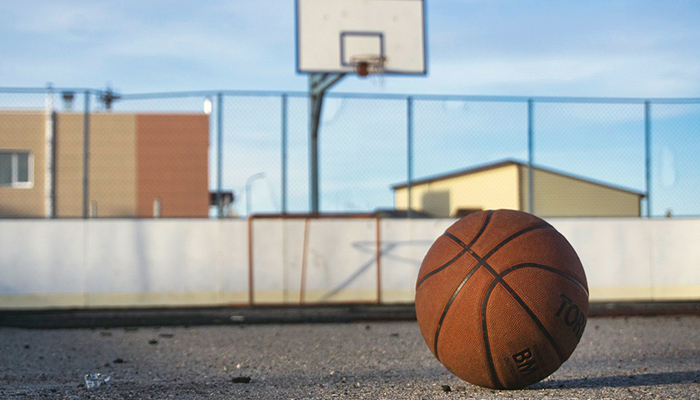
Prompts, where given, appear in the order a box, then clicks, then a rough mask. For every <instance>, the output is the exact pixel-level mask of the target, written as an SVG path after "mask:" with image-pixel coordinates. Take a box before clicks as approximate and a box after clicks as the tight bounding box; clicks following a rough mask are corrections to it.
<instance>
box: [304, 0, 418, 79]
mask: <svg viewBox="0 0 700 400" xmlns="http://www.w3.org/2000/svg"><path fill="white" fill-rule="evenodd" d="M296 2H297V3H296V39H297V72H300V73H341V72H345V73H348V72H353V66H352V65H351V64H350V57H352V56H355V55H376V56H381V57H385V58H386V61H385V65H384V73H386V74H412V75H425V74H426V72H427V68H426V52H425V47H426V43H425V12H424V11H425V3H424V0H296Z"/></svg>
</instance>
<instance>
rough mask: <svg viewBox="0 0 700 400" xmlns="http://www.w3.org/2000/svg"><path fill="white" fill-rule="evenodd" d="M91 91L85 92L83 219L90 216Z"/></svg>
mask: <svg viewBox="0 0 700 400" xmlns="http://www.w3.org/2000/svg"><path fill="white" fill-rule="evenodd" d="M89 174H90V91H88V90H86V91H85V111H84V114H83V218H86V219H87V218H89V216H90V175H89Z"/></svg>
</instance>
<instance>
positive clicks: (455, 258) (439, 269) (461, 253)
mask: <svg viewBox="0 0 700 400" xmlns="http://www.w3.org/2000/svg"><path fill="white" fill-rule="evenodd" d="M466 252H467V249H465V248H462V251H460V252H459V253H457V255H456V256H454V257H452V259H451V260H449V261H448V262H446V263H445V264H443V265H442V266H440V267H439V268H436V269H434V270H432V271H430V272H429V273H427V274H426V275H425V276H424V277H423V278H421V280H420V281H418V283H417V284H416V290H418V288H419V287H420V285H421V284H422V283H423V282H425V280H426V279H428V278H430V277H431V276H433V275H435V274H437V273H438V272H440V271H442V270H443V269H445V268H447V267H449V266H450V265H452V264H453V263H454V262H455V261H457V260H459V258H460V257H462V256H463V255H464V253H466Z"/></svg>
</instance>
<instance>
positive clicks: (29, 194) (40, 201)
mask: <svg viewBox="0 0 700 400" xmlns="http://www.w3.org/2000/svg"><path fill="white" fill-rule="evenodd" d="M0 150H10V151H12V150H19V151H29V152H30V153H31V156H32V157H31V158H32V160H33V161H30V164H31V163H33V173H32V171H31V170H30V173H31V174H32V180H33V185H32V186H31V187H29V188H13V187H4V186H0V215H1V216H13V217H43V216H45V215H46V210H45V204H44V180H45V176H44V173H45V168H46V163H45V162H44V160H45V158H46V157H45V152H46V114H45V113H43V112H23V111H18V112H3V113H0Z"/></svg>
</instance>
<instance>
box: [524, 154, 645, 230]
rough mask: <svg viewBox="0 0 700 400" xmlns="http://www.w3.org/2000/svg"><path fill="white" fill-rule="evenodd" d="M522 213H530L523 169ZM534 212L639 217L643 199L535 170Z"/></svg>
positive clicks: (552, 214)
mask: <svg viewBox="0 0 700 400" xmlns="http://www.w3.org/2000/svg"><path fill="white" fill-rule="evenodd" d="M520 172H521V174H520V176H521V184H520V190H521V198H522V210H525V211H527V210H529V207H530V202H529V198H528V185H529V176H528V172H527V167H525V166H521V167H520ZM533 175H534V180H535V184H534V192H535V193H534V195H535V197H534V201H535V208H534V212H535V214H537V215H538V216H542V217H638V216H640V215H641V214H640V212H641V208H640V207H641V204H640V196H639V195H637V194H635V193H630V192H626V191H623V190H618V189H614V188H610V187H605V186H603V185H599V184H596V183H592V182H587V181H584V180H580V179H575V178H570V177H566V176H562V175H559V174H555V173H552V172H549V171H542V170H538V169H535V171H534V172H533Z"/></svg>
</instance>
